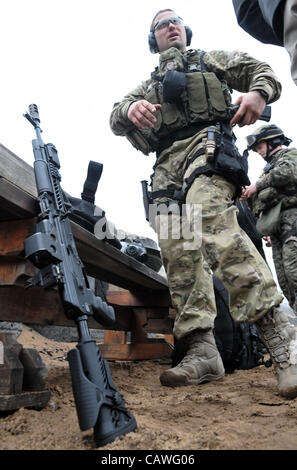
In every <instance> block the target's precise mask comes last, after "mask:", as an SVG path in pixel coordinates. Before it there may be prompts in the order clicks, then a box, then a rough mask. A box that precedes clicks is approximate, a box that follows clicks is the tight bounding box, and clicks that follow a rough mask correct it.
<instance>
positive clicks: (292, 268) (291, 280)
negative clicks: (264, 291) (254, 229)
mask: <svg viewBox="0 0 297 470" xmlns="http://www.w3.org/2000/svg"><path fill="white" fill-rule="evenodd" d="M296 222H297V207H296V208H293V209H287V210H285V211H282V213H281V220H280V233H279V237H276V236H271V244H272V255H273V261H274V266H275V271H276V275H277V280H278V283H279V285H280V288H281V289H282V291H283V293H284V295H285V297H286V299H287V300H288V302H289V304H290V306H291V308H293V309H294V310H295V312H296V313H297V303H296V294H297V232H296ZM292 230H293V231H292ZM291 231H292V232H291ZM290 232H291V234H290ZM294 232H295V233H294ZM286 234H289V236H288V237H286V239H285V241H284V243H282V241H281V239H282V236H284V235H286Z"/></svg>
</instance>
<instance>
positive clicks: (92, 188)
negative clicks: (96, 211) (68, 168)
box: [81, 160, 103, 204]
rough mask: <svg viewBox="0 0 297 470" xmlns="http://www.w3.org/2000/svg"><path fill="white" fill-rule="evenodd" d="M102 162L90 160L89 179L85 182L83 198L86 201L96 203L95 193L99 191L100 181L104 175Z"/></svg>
mask: <svg viewBox="0 0 297 470" xmlns="http://www.w3.org/2000/svg"><path fill="white" fill-rule="evenodd" d="M102 170H103V165H102V163H98V162H94V161H92V160H91V161H90V162H89V166H88V173H87V179H86V181H85V183H84V187H83V192H82V193H81V198H82V199H84V200H85V201H88V202H91V203H92V204H94V203H95V194H96V191H97V187H98V183H99V180H100V178H101V175H102Z"/></svg>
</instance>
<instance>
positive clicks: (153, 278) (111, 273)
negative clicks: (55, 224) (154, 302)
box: [0, 180, 168, 291]
mask: <svg viewBox="0 0 297 470" xmlns="http://www.w3.org/2000/svg"><path fill="white" fill-rule="evenodd" d="M0 181H1V180H0ZM31 207H32V204H31ZM34 224H35V219H34V218H32V219H26V220H24V221H22V225H20V228H19V229H18V225H17V223H13V222H12V228H11V233H12V231H13V230H14V232H15V233H16V232H17V231H18V230H20V235H19V236H17V235H16V234H14V236H13V237H12V238H11V243H15V247H13V246H11V245H10V246H8V247H6V248H3V249H4V250H5V251H4V254H7V253H9V252H12V251H13V252H14V253H15V252H17V251H20V250H21V248H22V245H21V236H22V235H23V236H25V235H26V233H28V234H30V233H33V231H34ZM7 227H8V222H7V223H5V222H2V223H1V224H0V232H2V235H1V236H2V242H3V244H4V242H5V243H6V244H7V242H8V240H7V239H5V234H6V231H7ZM71 229H72V232H73V236H74V239H75V242H76V246H77V250H78V254H79V256H80V257H81V259H82V261H83V263H84V264H85V267H86V271H87V274H89V275H90V276H92V277H95V278H97V279H101V280H103V281H106V282H109V283H111V284H115V285H118V286H120V287H123V288H125V289H129V290H135V291H137V290H144V289H152V290H163V291H167V290H168V284H167V279H166V278H165V277H163V276H160V275H159V274H158V273H156V272H155V271H153V270H152V269H150V268H148V267H147V266H146V265H144V264H143V263H140V262H139V261H137V260H136V259H134V258H132V257H130V256H128V255H126V254H124V253H122V252H121V251H120V250H118V249H117V248H115V247H113V246H111V245H110V244H108V243H107V242H105V241H102V240H99V239H98V238H96V237H95V236H94V235H93V234H92V233H90V232H88V231H87V230H85V229H84V228H82V227H80V226H79V225H77V224H76V223H74V222H72V221H71ZM26 231H27V232H26ZM9 240H10V239H9ZM17 241H18V243H17ZM9 250H10V251H9Z"/></svg>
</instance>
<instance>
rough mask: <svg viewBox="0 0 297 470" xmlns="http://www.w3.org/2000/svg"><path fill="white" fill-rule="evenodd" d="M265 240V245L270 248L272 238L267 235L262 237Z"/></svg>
mask: <svg viewBox="0 0 297 470" xmlns="http://www.w3.org/2000/svg"><path fill="white" fill-rule="evenodd" d="M262 238H263V240H265V242H266V243H265V245H266V246H268V247H271V240H270V237H269V236H268V235H265V236H264V237H262Z"/></svg>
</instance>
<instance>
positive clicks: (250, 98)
mask: <svg viewBox="0 0 297 470" xmlns="http://www.w3.org/2000/svg"><path fill="white" fill-rule="evenodd" d="M237 104H238V105H239V108H238V110H237V112H236V114H235V115H234V116H233V118H232V120H231V122H230V125H231V126H235V124H238V125H239V127H243V126H249V125H250V124H254V123H255V122H256V121H257V119H258V117H259V116H261V114H262V113H263V111H264V108H265V106H266V100H265V98H264V97H263V96H262V95H260V93H258V92H257V91H249V92H248V93H246V94H245V95H241V96H239V97H238V99H237V100H236V102H235V103H234V105H237Z"/></svg>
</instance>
